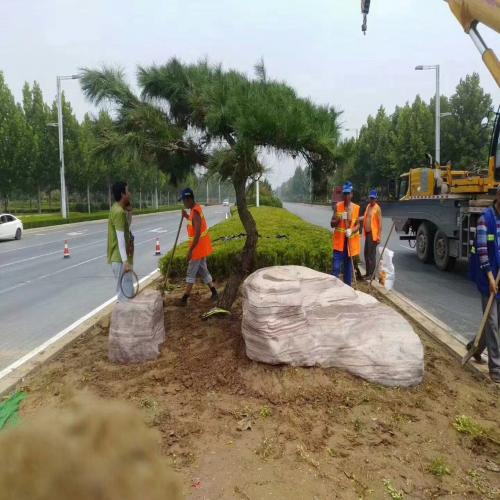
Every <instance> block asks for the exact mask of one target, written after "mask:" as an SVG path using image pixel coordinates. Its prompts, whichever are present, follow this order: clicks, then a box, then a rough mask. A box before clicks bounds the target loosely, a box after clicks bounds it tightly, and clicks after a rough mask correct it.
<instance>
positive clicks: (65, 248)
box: [63, 240, 71, 259]
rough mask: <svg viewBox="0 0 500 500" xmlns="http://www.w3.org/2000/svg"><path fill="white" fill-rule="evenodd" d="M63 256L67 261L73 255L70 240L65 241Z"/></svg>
mask: <svg viewBox="0 0 500 500" xmlns="http://www.w3.org/2000/svg"><path fill="white" fill-rule="evenodd" d="M63 256H64V258H65V259H67V258H68V257H70V256H71V254H70V253H69V247H68V240H64V254H63Z"/></svg>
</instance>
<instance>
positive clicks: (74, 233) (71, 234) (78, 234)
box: [66, 231, 87, 236]
mask: <svg viewBox="0 0 500 500" xmlns="http://www.w3.org/2000/svg"><path fill="white" fill-rule="evenodd" d="M86 232H87V231H73V232H71V233H66V234H67V235H68V236H80V235H81V234H85V233H86Z"/></svg>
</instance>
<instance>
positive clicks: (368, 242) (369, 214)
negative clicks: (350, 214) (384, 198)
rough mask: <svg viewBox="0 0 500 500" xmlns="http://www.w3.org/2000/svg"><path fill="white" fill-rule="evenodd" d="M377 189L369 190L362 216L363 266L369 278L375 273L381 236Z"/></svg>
mask: <svg viewBox="0 0 500 500" xmlns="http://www.w3.org/2000/svg"><path fill="white" fill-rule="evenodd" d="M377 199H378V196H377V191H375V189H372V190H371V191H370V203H369V204H368V206H367V207H366V210H365V215H364V216H363V232H364V233H365V266H366V276H365V277H366V279H371V278H372V276H373V274H374V273H375V265H376V260H377V246H378V244H379V243H380V239H381V238H382V210H381V208H380V205H379V204H378V203H377Z"/></svg>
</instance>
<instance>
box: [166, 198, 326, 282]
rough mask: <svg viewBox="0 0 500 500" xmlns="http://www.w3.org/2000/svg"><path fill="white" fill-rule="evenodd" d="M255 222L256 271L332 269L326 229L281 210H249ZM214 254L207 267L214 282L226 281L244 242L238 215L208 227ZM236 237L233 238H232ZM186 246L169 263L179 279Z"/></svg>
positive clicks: (179, 248)
mask: <svg viewBox="0 0 500 500" xmlns="http://www.w3.org/2000/svg"><path fill="white" fill-rule="evenodd" d="M251 213H252V215H253V217H254V218H255V221H256V223H257V230H258V232H259V241H258V244H257V257H256V265H255V268H256V269H259V268H262V267H267V266H275V265H285V264H296V265H304V266H307V267H310V268H312V269H317V270H318V271H322V272H330V270H331V252H332V250H331V235H330V233H329V231H327V230H326V229H322V228H320V227H317V226H313V225H311V224H308V223H306V222H304V221H303V220H302V219H300V218H299V217H296V216H295V215H292V214H291V213H289V212H287V211H286V210H283V209H278V208H272V207H259V208H252V209H251ZM210 235H211V238H212V242H213V247H214V253H213V254H212V255H211V256H210V257H209V258H208V266H209V269H210V271H211V273H212V274H213V276H214V278H216V279H217V280H223V279H226V278H227V277H228V276H229V274H230V273H231V271H232V270H233V268H234V266H236V265H238V259H239V254H240V253H241V250H242V248H243V245H244V243H245V234H244V230H243V226H242V224H241V222H240V220H239V217H238V215H237V213H235V214H234V215H233V217H231V219H228V220H227V221H224V222H222V223H220V224H217V225H216V226H214V227H212V228H210ZM235 236H236V237H235ZM187 250H188V243H183V244H182V245H180V246H179V247H178V248H177V250H176V252H175V256H174V259H173V262H172V271H171V274H172V276H177V277H182V276H184V274H185V272H186V267H187V261H186V256H187ZM169 259H170V253H168V254H167V255H166V256H165V257H163V258H162V259H161V260H160V270H161V271H162V273H165V271H166V267H167V265H168V261H169Z"/></svg>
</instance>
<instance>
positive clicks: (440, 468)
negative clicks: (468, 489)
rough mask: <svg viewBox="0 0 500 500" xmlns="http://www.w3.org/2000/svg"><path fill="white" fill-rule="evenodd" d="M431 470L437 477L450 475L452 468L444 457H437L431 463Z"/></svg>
mask: <svg viewBox="0 0 500 500" xmlns="http://www.w3.org/2000/svg"><path fill="white" fill-rule="evenodd" d="M429 472H430V473H431V474H433V475H434V476H436V477H443V476H449V475H450V474H451V471H450V468H449V466H448V464H447V463H446V461H445V460H444V459H443V458H435V459H434V460H433V461H432V462H431V463H430V465H429Z"/></svg>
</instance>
